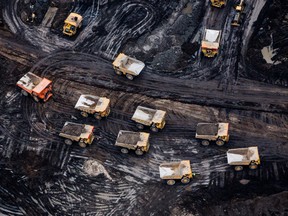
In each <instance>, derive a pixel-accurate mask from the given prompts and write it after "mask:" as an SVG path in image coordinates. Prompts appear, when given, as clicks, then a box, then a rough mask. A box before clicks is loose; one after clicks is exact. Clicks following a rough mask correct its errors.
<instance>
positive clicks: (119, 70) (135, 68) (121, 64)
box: [113, 53, 145, 80]
mask: <svg viewBox="0 0 288 216" xmlns="http://www.w3.org/2000/svg"><path fill="white" fill-rule="evenodd" d="M144 67H145V64H144V63H143V62H141V61H139V60H137V59H135V58H131V57H129V56H127V55H125V54H124V53H120V54H119V55H118V56H117V58H116V59H115V60H114V62H113V68H114V70H115V72H116V74H118V75H122V74H123V75H125V76H126V77H127V78H128V79H129V80H133V79H134V77H135V76H138V75H139V74H140V73H141V71H142V70H143V68H144Z"/></svg>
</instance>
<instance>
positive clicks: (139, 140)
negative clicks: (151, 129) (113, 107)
mask: <svg viewBox="0 0 288 216" xmlns="http://www.w3.org/2000/svg"><path fill="white" fill-rule="evenodd" d="M149 136H150V134H149V133H144V132H133V131H125V130H120V131H119V133H118V136H117V139H116V143H115V146H120V147H124V148H127V149H133V150H135V149H137V148H141V147H144V148H147V146H149ZM147 150H148V149H147Z"/></svg>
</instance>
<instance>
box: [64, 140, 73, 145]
mask: <svg viewBox="0 0 288 216" xmlns="http://www.w3.org/2000/svg"><path fill="white" fill-rule="evenodd" d="M64 142H65V144H66V145H72V140H70V139H65V140H64Z"/></svg>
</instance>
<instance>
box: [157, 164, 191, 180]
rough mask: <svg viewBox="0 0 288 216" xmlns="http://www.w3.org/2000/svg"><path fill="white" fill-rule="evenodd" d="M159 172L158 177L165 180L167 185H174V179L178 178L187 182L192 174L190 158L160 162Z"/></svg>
mask: <svg viewBox="0 0 288 216" xmlns="http://www.w3.org/2000/svg"><path fill="white" fill-rule="evenodd" d="M159 173H160V178H161V179H163V180H166V183H167V184H168V185H174V184H175V183H176V180H180V181H181V182H182V183H183V184H188V183H189V182H190V180H191V179H192V177H193V176H194V174H192V169H191V166H190V160H182V161H178V162H168V163H162V164H160V166H159Z"/></svg>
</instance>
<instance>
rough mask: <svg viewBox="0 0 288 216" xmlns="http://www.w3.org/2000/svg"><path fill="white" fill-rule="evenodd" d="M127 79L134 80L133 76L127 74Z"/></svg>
mask: <svg viewBox="0 0 288 216" xmlns="http://www.w3.org/2000/svg"><path fill="white" fill-rule="evenodd" d="M126 77H127V78H128V79H129V80H133V78H134V77H133V76H132V75H131V74H126Z"/></svg>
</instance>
